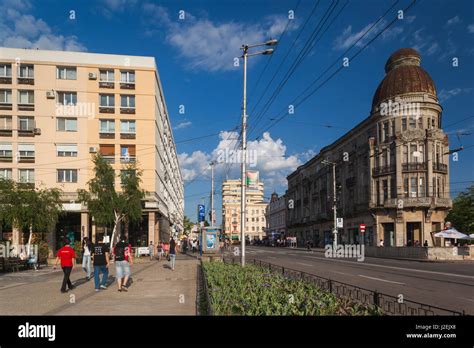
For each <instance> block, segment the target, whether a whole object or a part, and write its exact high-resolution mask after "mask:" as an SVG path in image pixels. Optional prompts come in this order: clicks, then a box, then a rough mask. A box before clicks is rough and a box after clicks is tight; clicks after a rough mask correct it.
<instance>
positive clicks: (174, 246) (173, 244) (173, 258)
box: [169, 237, 179, 271]
mask: <svg viewBox="0 0 474 348" xmlns="http://www.w3.org/2000/svg"><path fill="white" fill-rule="evenodd" d="M169 246H170V257H169V258H170V267H171V270H172V271H174V267H175V265H176V254H177V252H178V251H179V246H178V244H177V243H176V242H175V240H174V238H173V237H171V238H170V244H169Z"/></svg>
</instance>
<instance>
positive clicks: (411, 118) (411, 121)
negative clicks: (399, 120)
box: [409, 116, 416, 128]
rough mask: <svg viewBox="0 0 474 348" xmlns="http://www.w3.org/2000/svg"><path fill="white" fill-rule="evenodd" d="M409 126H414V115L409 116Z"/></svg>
mask: <svg viewBox="0 0 474 348" xmlns="http://www.w3.org/2000/svg"><path fill="white" fill-rule="evenodd" d="M409 119H410V128H416V120H415V117H414V116H410V117H409Z"/></svg>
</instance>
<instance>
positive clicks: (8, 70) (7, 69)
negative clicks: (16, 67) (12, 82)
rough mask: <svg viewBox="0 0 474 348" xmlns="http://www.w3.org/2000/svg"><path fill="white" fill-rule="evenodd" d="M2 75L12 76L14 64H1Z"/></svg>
mask: <svg viewBox="0 0 474 348" xmlns="http://www.w3.org/2000/svg"><path fill="white" fill-rule="evenodd" d="M0 77H12V65H11V64H4V63H2V64H0Z"/></svg>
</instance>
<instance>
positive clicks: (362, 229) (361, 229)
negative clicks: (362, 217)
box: [359, 224, 365, 233]
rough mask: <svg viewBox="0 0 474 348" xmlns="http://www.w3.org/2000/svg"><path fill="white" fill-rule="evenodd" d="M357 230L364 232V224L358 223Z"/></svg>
mask: <svg viewBox="0 0 474 348" xmlns="http://www.w3.org/2000/svg"><path fill="white" fill-rule="evenodd" d="M359 230H360V232H361V233H364V232H365V224H360V225H359Z"/></svg>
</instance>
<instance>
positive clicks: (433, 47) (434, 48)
mask: <svg viewBox="0 0 474 348" xmlns="http://www.w3.org/2000/svg"><path fill="white" fill-rule="evenodd" d="M438 50H439V45H438V43H437V42H433V43H432V44H431V46H430V47H429V48H428V50H427V51H426V53H427V54H428V55H429V56H431V55H432V54H435V53H436V52H438Z"/></svg>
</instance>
